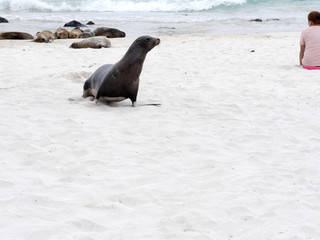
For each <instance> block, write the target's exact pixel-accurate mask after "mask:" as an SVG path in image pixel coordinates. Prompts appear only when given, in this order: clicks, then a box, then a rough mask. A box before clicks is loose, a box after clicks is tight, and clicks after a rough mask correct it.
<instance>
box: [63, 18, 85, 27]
mask: <svg viewBox="0 0 320 240" xmlns="http://www.w3.org/2000/svg"><path fill="white" fill-rule="evenodd" d="M64 27H86V25H84V24H82V23H81V22H78V21H76V20H73V21H71V22H68V23H66V24H65V25H64Z"/></svg>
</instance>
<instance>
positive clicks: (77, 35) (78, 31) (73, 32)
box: [69, 27, 83, 38]
mask: <svg viewBox="0 0 320 240" xmlns="http://www.w3.org/2000/svg"><path fill="white" fill-rule="evenodd" d="M82 33H83V31H82V30H81V29H80V28H78V27H76V28H74V29H72V30H71V31H70V32H69V38H80V36H81V34H82Z"/></svg>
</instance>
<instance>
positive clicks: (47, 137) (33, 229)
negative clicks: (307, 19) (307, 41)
mask: <svg viewBox="0 0 320 240" xmlns="http://www.w3.org/2000/svg"><path fill="white" fill-rule="evenodd" d="M154 37H157V36H154ZM299 37H300V33H277V34H269V33H268V34H242V35H236V34H233V35H180V36H160V38H161V44H160V45H159V46H157V47H155V48H154V49H153V50H152V51H151V52H149V54H148V55H147V58H146V60H145V63H144V67H143V72H142V74H141V77H140V88H139V93H138V100H137V107H135V108H134V107H131V102H130V100H126V101H123V102H119V103H115V104H112V105H104V104H96V103H95V102H93V101H89V99H81V95H82V88H83V83H84V81H85V80H86V79H87V78H88V77H89V76H90V75H91V74H92V73H93V72H94V71H95V70H96V69H97V68H98V67H100V66H101V65H103V64H106V63H115V62H117V61H118V60H119V59H120V58H121V57H122V56H123V55H124V53H125V52H126V50H127V49H128V47H129V46H130V44H131V43H132V42H133V41H134V38H130V37H127V38H123V39H111V44H112V48H106V49H71V48H69V46H70V44H71V43H72V42H74V41H77V40H55V41H54V42H53V43H48V44H46V43H35V42H31V41H17V40H16V41H11V40H3V41H0V56H1V59H2V60H1V64H0V94H1V95H0V96H1V97H0V112H1V115H0V121H1V122H0V123H1V124H0V131H1V137H0V148H1V151H0V153H1V161H0V164H1V168H0V212H1V217H0V236H1V239H5V240H21V239H23V240H43V239H46V240H49V239H50V240H62V239H63V240H74V239H77V240H102V239H108V240H111V239H114V240H128V239H131V240H133V239H136V240H142V239H145V240H147V239H148V240H163V239H172V240H187V239H190V240H191V239H192V240H195V239H197V240H205V239H212V240H319V239H320V228H319V226H320V205H319V203H320V177H319V176H320V175H319V173H320V164H319V159H320V126H319V119H320V88H319V84H320V71H310V70H305V69H303V68H301V67H300V66H299V65H298V63H299V61H298V60H299V58H298V57H299V56H298V55H299ZM78 41H79V40H78ZM253 50H254V51H253ZM150 103H160V104H161V106H145V105H144V104H150Z"/></svg>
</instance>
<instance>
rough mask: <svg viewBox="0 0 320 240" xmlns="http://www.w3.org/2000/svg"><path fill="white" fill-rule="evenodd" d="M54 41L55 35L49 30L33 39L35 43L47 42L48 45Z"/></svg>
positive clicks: (39, 33)
mask: <svg viewBox="0 0 320 240" xmlns="http://www.w3.org/2000/svg"><path fill="white" fill-rule="evenodd" d="M54 39H55V36H54V34H53V33H52V32H51V31H49V30H44V31H42V32H38V33H37V34H36V35H35V36H34V38H33V40H34V41H35V42H46V43H48V42H50V40H51V41H53V40H54Z"/></svg>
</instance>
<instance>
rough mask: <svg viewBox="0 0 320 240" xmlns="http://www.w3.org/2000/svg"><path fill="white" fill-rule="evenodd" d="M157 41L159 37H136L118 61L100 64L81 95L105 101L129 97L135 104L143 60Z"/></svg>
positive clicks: (87, 81)
mask: <svg viewBox="0 0 320 240" xmlns="http://www.w3.org/2000/svg"><path fill="white" fill-rule="evenodd" d="M159 43H160V39H158V38H153V37H150V36H142V37H139V38H137V39H136V40H135V41H134V42H133V43H132V44H131V46H130V48H129V49H128V51H127V52H126V54H125V55H124V57H123V58H122V59H121V60H120V61H119V62H117V63H115V64H113V65H112V64H106V65H103V66H101V67H100V68H98V69H97V70H96V71H95V72H94V73H93V74H92V75H91V77H89V78H88V79H87V80H86V82H85V83H84V86H83V97H85V98H86V97H89V96H93V97H94V98H95V99H96V100H99V101H101V102H105V103H109V102H117V101H122V100H125V99H127V98H129V99H130V100H131V102H132V106H135V102H136V100H137V94H138V88H139V77H140V74H141V71H142V66H143V62H144V60H145V58H146V56H147V53H148V52H149V51H150V50H151V49H153V48H154V47H155V46H157V45H158V44H159Z"/></svg>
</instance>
